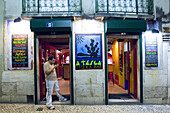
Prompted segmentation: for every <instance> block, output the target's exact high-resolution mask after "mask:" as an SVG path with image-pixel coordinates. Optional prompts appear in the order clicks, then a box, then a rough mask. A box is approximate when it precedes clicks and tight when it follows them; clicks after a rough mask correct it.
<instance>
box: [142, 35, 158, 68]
mask: <svg viewBox="0 0 170 113" xmlns="http://www.w3.org/2000/svg"><path fill="white" fill-rule="evenodd" d="M145 67H158V44H157V37H156V36H152V37H147V36H145Z"/></svg>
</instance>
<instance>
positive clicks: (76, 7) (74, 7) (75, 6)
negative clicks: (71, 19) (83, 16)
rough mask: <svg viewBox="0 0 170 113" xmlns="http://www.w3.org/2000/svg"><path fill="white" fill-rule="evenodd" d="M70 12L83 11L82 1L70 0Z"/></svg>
mask: <svg viewBox="0 0 170 113" xmlns="http://www.w3.org/2000/svg"><path fill="white" fill-rule="evenodd" d="M69 11H81V0H69Z"/></svg>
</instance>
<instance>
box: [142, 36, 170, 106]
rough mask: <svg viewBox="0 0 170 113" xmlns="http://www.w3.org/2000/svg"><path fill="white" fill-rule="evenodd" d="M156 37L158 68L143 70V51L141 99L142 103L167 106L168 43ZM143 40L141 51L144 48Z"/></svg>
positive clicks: (160, 37)
mask: <svg viewBox="0 0 170 113" xmlns="http://www.w3.org/2000/svg"><path fill="white" fill-rule="evenodd" d="M157 35H160V36H159V37H158V68H157V69H156V68H155V69H154V68H153V69H146V68H145V53H144V51H143V61H144V63H143V97H144V103H155V104H167V99H168V87H167V86H168V54H167V53H168V47H169V46H168V43H166V42H162V35H161V34H157ZM144 44H145V42H144V38H143V50H144V49H145V47H144Z"/></svg>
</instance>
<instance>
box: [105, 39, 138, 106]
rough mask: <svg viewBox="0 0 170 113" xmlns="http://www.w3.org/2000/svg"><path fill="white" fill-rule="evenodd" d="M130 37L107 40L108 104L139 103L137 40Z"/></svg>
mask: <svg viewBox="0 0 170 113" xmlns="http://www.w3.org/2000/svg"><path fill="white" fill-rule="evenodd" d="M132 37H133V38H132ZM132 37H131V36H113V37H108V38H107V48H108V52H107V54H108V55H107V56H108V59H107V63H108V64H107V65H108V98H109V103H112V102H113V103H121V102H139V98H140V95H139V84H140V83H139V82H140V80H138V79H139V78H140V74H139V73H140V68H139V67H138V66H139V65H138V63H137V62H138V61H137V58H138V56H137V53H138V52H139V48H138V46H139V44H138V40H139V39H138V36H132ZM138 71H139V72H138Z"/></svg>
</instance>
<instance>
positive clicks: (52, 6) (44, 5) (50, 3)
mask: <svg viewBox="0 0 170 113" xmlns="http://www.w3.org/2000/svg"><path fill="white" fill-rule="evenodd" d="M39 7H40V8H39V12H56V11H68V1H67V0H39Z"/></svg>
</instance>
